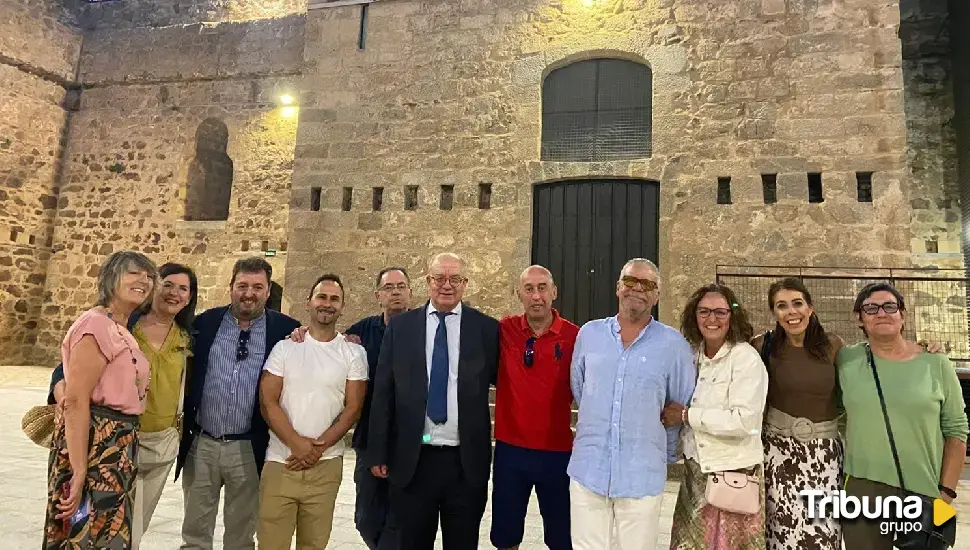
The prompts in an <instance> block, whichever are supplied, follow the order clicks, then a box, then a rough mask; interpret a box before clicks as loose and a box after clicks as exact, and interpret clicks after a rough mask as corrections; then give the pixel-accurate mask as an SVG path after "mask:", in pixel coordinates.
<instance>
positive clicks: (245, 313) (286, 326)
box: [175, 257, 300, 550]
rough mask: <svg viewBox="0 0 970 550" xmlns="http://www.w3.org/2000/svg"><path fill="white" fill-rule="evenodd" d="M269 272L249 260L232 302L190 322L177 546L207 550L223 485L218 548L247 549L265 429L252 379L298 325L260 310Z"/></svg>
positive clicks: (242, 263) (235, 276) (233, 286)
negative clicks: (191, 347)
mask: <svg viewBox="0 0 970 550" xmlns="http://www.w3.org/2000/svg"><path fill="white" fill-rule="evenodd" d="M272 274H273V268H272V267H271V266H270V265H269V263H267V262H266V260H264V259H262V258H259V257H254V258H244V259H241V260H239V261H238V262H236V265H235V266H233V270H232V281H231V282H230V296H231V298H232V303H231V305H229V306H222V307H217V308H213V309H210V310H208V311H206V312H204V313H202V314H201V315H199V316H198V317H197V318H196V320H195V325H194V326H195V330H196V331H197V334H196V338H195V348H194V350H193V353H194V361H193V364H192V368H191V370H190V373H189V379H188V381H187V383H186V386H185V407H184V411H185V416H184V428H183V431H182V442H181V445H180V447H179V457H178V461H177V462H176V464H175V476H176V478H178V476H179V473H180V472H181V471H182V470H183V468H184V474H185V475H183V476H182V490H183V492H184V493H185V516H184V517H183V519H182V546H181V548H182V549H185V550H190V549H191V550H195V549H198V550H203V549H205V550H209V549H211V548H212V535H213V531H214V530H215V523H216V514H217V513H218V509H219V497H220V493H221V492H222V487H223V486H225V489H226V498H225V505H224V510H223V523H224V524H225V535H224V536H223V541H224V542H223V544H224V546H225V547H226V548H232V549H233V550H244V549H247V548H248V549H253V548H255V544H254V542H253V535H254V534H255V531H256V520H257V512H258V505H259V473H260V471H261V470H262V467H263V460H264V459H265V457H266V447H267V445H268V443H269V428H268V427H267V426H266V421H265V420H264V419H263V416H262V414H260V410H259V399H258V391H259V376H260V373H261V372H262V370H263V364H264V363H265V362H266V358H267V357H268V356H269V352H270V350H271V349H272V348H273V346H274V345H275V344H276V343H277V342H279V341H280V340H283V339H284V338H286V336H287V335H289V334H290V333H291V332H293V329H295V328H297V327H299V326H300V323H299V322H298V321H297V320H296V319H292V318H290V317H287V316H286V315H283V314H281V313H278V312H276V311H272V310H268V309H266V300H267V299H268V298H269V292H270V280H271V278H272Z"/></svg>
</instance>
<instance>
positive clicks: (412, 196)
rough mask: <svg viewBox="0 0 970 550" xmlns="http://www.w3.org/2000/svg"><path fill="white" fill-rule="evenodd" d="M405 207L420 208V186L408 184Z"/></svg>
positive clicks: (405, 192) (405, 191) (408, 208)
mask: <svg viewBox="0 0 970 550" xmlns="http://www.w3.org/2000/svg"><path fill="white" fill-rule="evenodd" d="M404 209H405V210H417V209H418V186H417V185H408V186H406V187H405V188H404Z"/></svg>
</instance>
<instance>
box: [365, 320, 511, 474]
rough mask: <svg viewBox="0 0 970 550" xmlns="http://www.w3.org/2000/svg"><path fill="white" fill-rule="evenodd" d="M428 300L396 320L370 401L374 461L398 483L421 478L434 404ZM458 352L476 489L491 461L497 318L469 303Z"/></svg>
mask: <svg viewBox="0 0 970 550" xmlns="http://www.w3.org/2000/svg"><path fill="white" fill-rule="evenodd" d="M427 321H428V310H427V304H425V307H421V308H418V309H415V310H412V311H408V312H406V313H401V314H400V315H397V316H395V317H393V318H391V322H390V324H388V326H387V329H386V330H385V332H384V340H383V342H382V344H381V353H380V358H379V359H378V368H377V379H376V380H375V383H374V399H373V402H372V403H371V417H370V434H369V437H368V442H367V461H368V462H369V463H370V464H371V465H377V464H386V465H387V470H388V478H389V480H390V482H391V483H393V484H395V485H397V486H399V487H404V486H406V485H407V484H408V483H410V481H411V478H412V477H414V471H415V469H416V468H417V465H418V457H419V455H420V453H421V444H422V442H421V436H422V434H423V433H424V422H425V417H426V416H427V409H428V366H427V365H428V363H427V359H426V353H425V342H426V335H425V331H426V329H427ZM459 350H460V351H459V357H458V440H459V443H460V444H459V449H460V451H459V452H460V453H461V465H462V469H463V470H464V472H465V475H466V476H467V478H468V482H469V483H470V484H471V485H473V486H481V485H485V484H487V483H488V476H489V471H490V466H491V461H492V423H491V416H490V414H489V407H488V393H489V386H490V385H492V384H494V381H495V375H496V373H497V372H498V321H496V320H495V319H492V318H491V317H488V316H486V315H484V314H483V313H481V312H480V311H478V310H476V309H473V308H471V307H469V306H467V305H465V304H462V312H461V341H460V343H459Z"/></svg>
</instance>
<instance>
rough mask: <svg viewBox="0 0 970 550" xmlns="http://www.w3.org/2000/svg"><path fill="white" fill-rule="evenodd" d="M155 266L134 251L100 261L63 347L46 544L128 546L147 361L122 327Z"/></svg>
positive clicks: (148, 290) (146, 290) (147, 288)
mask: <svg viewBox="0 0 970 550" xmlns="http://www.w3.org/2000/svg"><path fill="white" fill-rule="evenodd" d="M157 278H158V270H157V269H156V267H155V264H153V263H152V261H151V260H149V259H148V258H147V257H146V256H144V255H142V254H140V253H137V252H129V251H123V252H116V253H114V254H112V255H111V256H110V257H108V259H107V260H106V261H105V263H104V264H103V265H102V266H101V273H100V274H99V275H98V304H97V306H95V307H94V308H92V309H89V310H87V311H85V312H84V313H82V314H81V316H80V317H79V318H78V319H77V321H75V322H74V324H73V325H71V328H70V329H68V331H67V335H66V336H65V337H64V342H63V344H62V345H61V358H62V359H63V362H64V381H65V383H66V388H65V393H64V400H63V402H62V404H61V409H60V410H59V413H60V414H58V415H57V421H56V425H55V428H54V440H53V448H52V449H51V455H50V460H49V474H48V495H49V498H48V504H47V520H46V525H45V529H44V535H45V541H44V548H46V549H54V548H119V549H121V548H129V547H130V546H131V519H132V507H133V493H134V487H135V472H136V467H135V465H136V463H137V456H136V450H137V448H138V415H139V414H141V413H142V412H143V411H144V410H145V399H146V397H147V390H148V378H149V375H150V374H149V373H150V370H149V365H148V361H147V359H146V358H145V356H144V354H142V352H141V351H140V350H139V349H138V343H137V342H136V341H135V339H134V337H133V336H132V335H131V333H130V332H128V330H127V329H126V328H125V326H126V323H127V321H128V316H129V315H130V314H131V313H132V312H133V311H134V310H135V308H137V307H138V306H140V305H141V304H142V303H144V302H145V300H147V299H148V298H149V297H150V296H151V295H152V290H153V288H154V286H155V281H156V279H157Z"/></svg>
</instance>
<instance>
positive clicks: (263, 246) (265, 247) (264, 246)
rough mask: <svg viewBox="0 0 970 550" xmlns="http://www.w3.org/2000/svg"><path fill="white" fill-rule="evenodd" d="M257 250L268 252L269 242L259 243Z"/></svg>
mask: <svg viewBox="0 0 970 550" xmlns="http://www.w3.org/2000/svg"><path fill="white" fill-rule="evenodd" d="M259 249H260V250H262V251H263V252H266V251H267V250H269V241H262V242H260V243H259Z"/></svg>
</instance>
